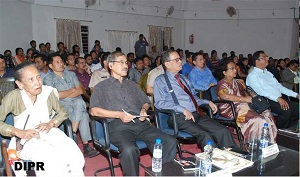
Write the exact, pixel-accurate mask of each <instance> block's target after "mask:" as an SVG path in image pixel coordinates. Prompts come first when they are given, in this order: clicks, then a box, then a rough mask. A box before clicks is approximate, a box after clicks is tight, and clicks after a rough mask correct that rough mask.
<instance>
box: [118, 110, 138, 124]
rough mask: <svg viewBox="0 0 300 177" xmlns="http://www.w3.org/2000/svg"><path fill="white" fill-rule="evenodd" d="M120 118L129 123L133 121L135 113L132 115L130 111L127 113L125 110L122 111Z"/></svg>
mask: <svg viewBox="0 0 300 177" xmlns="http://www.w3.org/2000/svg"><path fill="white" fill-rule="evenodd" d="M119 118H120V119H121V120H122V121H123V122H125V123H127V122H130V121H132V120H133V119H134V118H135V117H134V116H133V115H131V114H130V113H128V112H126V113H125V112H120V116H119Z"/></svg>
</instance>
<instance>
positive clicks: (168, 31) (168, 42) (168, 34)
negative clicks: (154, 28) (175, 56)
mask: <svg viewBox="0 0 300 177" xmlns="http://www.w3.org/2000/svg"><path fill="white" fill-rule="evenodd" d="M172 29H173V28H172V27H164V45H165V46H168V49H169V48H171V47H173V39H172Z"/></svg>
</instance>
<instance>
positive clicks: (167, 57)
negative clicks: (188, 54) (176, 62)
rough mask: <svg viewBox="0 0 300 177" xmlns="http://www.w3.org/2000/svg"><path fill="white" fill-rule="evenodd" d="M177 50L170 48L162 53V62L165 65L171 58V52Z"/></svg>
mask: <svg viewBox="0 0 300 177" xmlns="http://www.w3.org/2000/svg"><path fill="white" fill-rule="evenodd" d="M173 52H176V51H175V50H172V49H169V50H166V51H164V52H162V53H161V63H162V64H163V65H164V64H165V62H167V61H169V60H170V54H171V53H173Z"/></svg>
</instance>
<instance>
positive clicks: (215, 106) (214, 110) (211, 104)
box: [208, 101, 218, 114]
mask: <svg viewBox="0 0 300 177" xmlns="http://www.w3.org/2000/svg"><path fill="white" fill-rule="evenodd" d="M208 105H209V107H210V108H211V109H212V111H213V114H215V113H216V112H217V111H218V107H217V105H215V103H213V102H212V101H209V102H208Z"/></svg>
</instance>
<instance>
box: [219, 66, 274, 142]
mask: <svg viewBox="0 0 300 177" xmlns="http://www.w3.org/2000/svg"><path fill="white" fill-rule="evenodd" d="M218 72H219V73H220V75H222V76H223V79H222V80H220V81H219V82H218V85H217V95H218V97H219V99H223V100H230V101H232V102H233V103H234V105H235V110H236V113H237V120H236V123H237V124H238V126H239V127H240V128H241V131H242V133H243V135H244V138H245V139H246V140H249V139H250V138H252V137H253V136H255V137H257V138H259V137H260V135H261V130H262V127H263V125H264V123H268V125H269V129H270V143H275V141H276V136H277V128H276V125H275V122H274V119H273V116H272V114H271V111H270V110H268V109H267V110H265V111H264V112H263V113H261V114H258V113H257V112H255V111H254V110H252V109H251V108H250V107H249V106H248V103H251V102H252V98H251V97H250V96H249V95H248V94H247V93H246V91H245V90H246V86H245V83H244V81H243V80H241V79H235V77H236V73H237V70H236V65H235V63H234V62H233V61H231V60H226V61H224V62H223V63H221V64H220V66H219V68H218ZM219 109H220V113H221V115H222V116H224V117H232V111H231V109H230V106H229V104H220V106H219Z"/></svg>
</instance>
